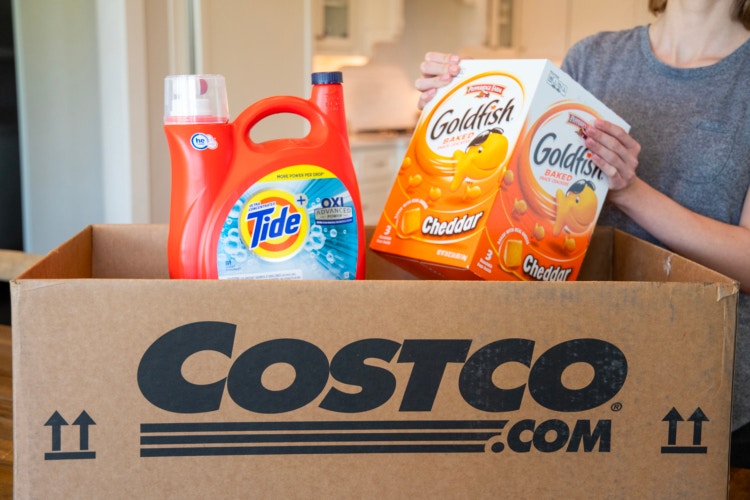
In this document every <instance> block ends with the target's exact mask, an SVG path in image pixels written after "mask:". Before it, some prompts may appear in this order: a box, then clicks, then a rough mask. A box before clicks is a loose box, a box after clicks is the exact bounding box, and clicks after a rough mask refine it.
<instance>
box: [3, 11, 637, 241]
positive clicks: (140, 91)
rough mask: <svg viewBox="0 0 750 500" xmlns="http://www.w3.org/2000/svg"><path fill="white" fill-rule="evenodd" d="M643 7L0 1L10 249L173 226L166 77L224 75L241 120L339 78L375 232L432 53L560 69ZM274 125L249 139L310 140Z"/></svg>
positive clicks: (291, 127) (296, 127)
mask: <svg viewBox="0 0 750 500" xmlns="http://www.w3.org/2000/svg"><path fill="white" fill-rule="evenodd" d="M646 4H647V2H646V0H274V1H261V0H0V16H1V17H2V19H0V71H2V73H0V91H1V92H0V248H11V249H24V250H26V251H28V252H33V253H46V252H47V251H49V250H51V249H52V248H54V247H55V246H57V245H59V244H60V243H62V242H63V241H64V240H66V239H67V238H69V237H71V236H72V235H73V234H75V233H76V232H77V231H79V230H80V229H82V228H83V227H85V226H86V225H87V224H92V223H166V222H167V221H168V217H169V190H170V185H169V184H170V166H169V156H168V152H167V148H166V141H165V139H164V135H163V131H162V128H161V126H162V112H163V79H164V77H165V76H166V75H168V74H176V73H220V74H223V75H224V76H225V77H226V79H227V91H228V95H229V102H230V111H231V114H232V117H235V116H237V114H238V113H239V112H240V111H241V110H242V109H244V108H245V107H247V106H248V105H250V104H251V103H253V102H255V101H257V100H259V99H261V98H264V97H268V96H272V95H280V94H287V95H297V96H301V97H308V96H309V92H310V73H311V72H312V71H319V70H326V71H328V70H342V71H343V72H344V89H345V95H346V112H347V115H348V121H349V132H350V137H351V144H352V156H353V160H354V163H355V167H356V169H357V172H358V177H359V181H360V190H361V193H362V198H363V202H364V205H365V217H366V222H367V223H369V224H373V223H374V222H375V221H376V220H377V217H378V215H379V211H380V209H381V208H382V205H383V202H384V200H385V196H386V194H387V192H388V189H389V188H390V185H391V183H392V181H393V178H394V176H395V173H396V170H397V168H398V165H399V164H400V161H401V158H402V156H403V154H404V151H405V149H406V145H407V142H408V140H409V138H410V134H411V130H412V127H413V126H414V124H415V122H416V119H417V116H418V114H417V109H416V103H417V93H416V91H415V90H414V89H413V82H414V80H415V79H416V78H417V77H418V76H419V63H420V62H421V60H422V58H423V57H424V54H425V52H427V51H429V50H437V51H455V52H459V53H461V54H463V55H467V56H473V57H489V58H515V57H522V58H549V59H552V60H553V61H555V62H556V63H559V62H560V61H561V60H562V58H563V56H564V54H565V52H566V50H567V49H568V47H570V45H571V44H572V43H574V42H575V41H577V40H578V39H580V38H582V37H584V36H586V35H588V34H590V33H594V32H596V31H600V30H611V29H622V28H627V27H631V26H634V25H636V24H644V23H648V22H650V20H651V16H650V14H649V13H648V11H647V8H646ZM305 130H306V123H305V122H304V120H302V119H301V118H299V117H291V116H287V115H284V116H277V117H272V118H269V119H267V120H264V121H263V122H261V123H260V124H259V125H258V126H257V127H256V129H253V131H252V135H253V138H254V140H256V141H260V140H266V139H268V138H277V137H294V136H302V135H304V133H305Z"/></svg>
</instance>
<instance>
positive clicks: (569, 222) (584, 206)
mask: <svg viewBox="0 0 750 500" xmlns="http://www.w3.org/2000/svg"><path fill="white" fill-rule="evenodd" d="M595 189H596V187H595V186H594V183H593V182H591V181H586V180H580V181H578V182H576V183H574V184H573V185H572V186H570V187H569V188H568V191H567V192H566V193H563V191H562V189H558V190H557V193H555V198H556V200H557V214H556V216H555V224H554V226H553V228H552V234H553V235H554V236H558V235H559V234H560V232H561V231H562V230H563V228H568V230H569V231H570V232H572V233H583V232H585V231H586V230H587V229H588V228H589V226H590V225H591V223H592V222H594V219H596V210H597V198H596V193H595V192H594V191H595Z"/></svg>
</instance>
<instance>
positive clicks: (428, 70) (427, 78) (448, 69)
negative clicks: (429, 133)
mask: <svg viewBox="0 0 750 500" xmlns="http://www.w3.org/2000/svg"><path fill="white" fill-rule="evenodd" d="M459 62H461V58H460V57H459V56H457V55H456V54H444V53H442V52H428V53H427V54H426V55H425V57H424V61H422V64H421V65H420V66H419V69H420V71H421V72H422V77H421V78H419V79H417V81H416V82H414V86H415V87H416V88H417V90H419V91H420V92H422V94H421V95H420V96H419V103H418V106H419V109H422V108H424V106H425V104H427V103H428V102H429V101H430V99H432V98H433V97H434V96H435V93H436V92H437V89H439V88H440V87H444V86H445V85H447V84H449V83H450V82H451V81H452V80H453V77H455V76H456V75H457V74H458V71H459V67H458V63H459Z"/></svg>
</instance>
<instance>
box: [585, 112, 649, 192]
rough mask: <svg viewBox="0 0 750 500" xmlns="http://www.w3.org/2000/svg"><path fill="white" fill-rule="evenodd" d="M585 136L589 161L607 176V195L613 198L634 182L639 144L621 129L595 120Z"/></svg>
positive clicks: (606, 122)
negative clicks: (609, 194)
mask: <svg viewBox="0 0 750 500" xmlns="http://www.w3.org/2000/svg"><path fill="white" fill-rule="evenodd" d="M585 133H586V147H587V148H588V149H589V151H591V155H592V156H591V160H592V161H593V162H594V164H595V165H596V166H597V167H599V168H600V169H601V170H602V172H604V173H605V174H606V175H607V177H609V189H610V192H612V195H613V197H616V196H617V194H616V193H617V192H618V191H625V190H627V188H629V187H630V186H632V185H633V184H634V183H635V182H636V180H637V176H636V169H637V168H638V155H639V153H640V152H641V145H640V144H638V142H636V141H635V139H633V138H632V137H630V134H628V133H627V132H625V130H624V129H623V128H622V127H620V126H618V125H615V124H614V123H611V122H608V121H605V120H595V121H594V123H593V124H590V125H589V126H588V127H587V128H586V130H585Z"/></svg>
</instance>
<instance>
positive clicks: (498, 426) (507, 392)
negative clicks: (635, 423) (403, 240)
mask: <svg viewBox="0 0 750 500" xmlns="http://www.w3.org/2000/svg"><path fill="white" fill-rule="evenodd" d="M236 334H237V331H236V326H235V325H233V324H230V323H223V322H198V323H190V324H186V325H182V326H179V327H177V328H175V329H174V330H171V331H169V332H167V333H166V334H164V335H163V336H162V337H160V338H158V339H157V340H156V341H154V343H153V344H152V345H151V346H149V347H148V349H146V351H145V352H144V353H143V356H142V358H141V361H140V364H139V367H138V386H139V388H140V391H141V393H142V395H143V397H144V398H145V399H146V400H147V401H148V402H149V403H150V404H151V405H153V406H155V407H157V408H159V409H161V410H163V411H164V412H168V413H170V414H179V415H182V416H183V418H182V419H181V420H184V416H185V415H202V417H205V414H209V413H212V412H218V411H221V409H222V408H224V407H226V406H227V405H236V406H238V407H240V408H242V409H243V410H244V411H246V412H248V421H247V422H218V421H217V422H211V423H205V422H196V423H184V422H182V423H163V422H162V423H144V424H142V425H141V445H142V447H141V456H144V457H154V456H204V455H206V456H207V455H216V454H222V455H250V454H254V455H256V454H326V453H339V454H340V453H350V454H359V453H485V452H487V451H492V452H494V453H499V452H502V451H504V450H510V451H511V452H514V453H528V452H534V451H539V452H545V453H549V452H567V453H577V452H599V453H607V452H609V451H610V442H611V436H612V421H611V420H610V419H602V420H592V419H577V418H576V416H575V414H576V413H578V412H588V411H589V410H594V409H599V408H603V409H606V410H607V411H611V410H610V408H612V407H614V406H616V404H614V403H615V401H616V399H615V398H616V396H617V394H618V393H619V391H620V389H621V388H622V387H623V385H624V384H625V381H626V379H627V374H628V363H627V359H626V357H625V354H624V353H623V352H622V351H621V350H620V349H619V348H618V347H617V346H615V345H613V344H611V343H608V342H605V341H602V340H598V339H590V338H582V339H573V340H568V341H565V342H562V343H559V344H556V345H552V346H550V347H548V348H546V349H545V350H543V351H541V350H540V349H539V347H538V346H537V345H536V342H535V341H533V340H529V339H520V338H508V339H498V340H495V341H492V342H489V343H487V344H486V345H475V342H474V341H473V340H471V339H463V338H456V339H403V340H401V341H395V340H390V339H384V338H366V339H361V340H357V341H354V342H352V343H350V344H347V345H342V346H340V347H339V348H338V350H337V352H334V353H326V352H324V351H323V349H321V348H320V347H319V346H317V345H316V344H315V343H314V342H312V341H308V340H302V339H294V338H277V339H272V340H267V341H263V342H260V343H258V344H256V345H253V346H251V347H249V348H248V349H246V350H244V351H243V352H236V351H235V348H234V345H235V337H236ZM201 353H204V354H205V353H208V354H211V356H216V354H217V353H218V354H220V355H222V356H225V357H226V358H228V359H229V360H231V361H229V362H228V363H227V366H228V368H227V370H226V372H225V373H224V372H222V373H221V375H220V378H218V379H217V380H215V381H213V382H211V383H206V384H196V383H194V382H191V381H190V380H188V379H189V378H190V377H186V376H184V375H183V364H184V363H185V362H186V360H187V359H188V358H190V357H192V356H194V355H198V354H201ZM329 354H330V358H329ZM195 359H199V358H194V360H195ZM194 360H193V361H191V363H195V361H194ZM576 363H585V364H587V365H589V367H591V368H592V369H593V377H592V379H591V381H590V382H589V383H588V385H586V386H585V387H578V388H569V387H566V386H565V384H564V383H563V372H565V370H566V369H567V368H568V367H570V366H571V365H573V364H576ZM506 364H511V365H510V366H512V367H514V368H513V369H514V370H515V369H517V368H518V367H519V366H523V367H525V368H524V370H525V371H526V373H527V379H526V380H525V382H523V383H520V382H516V383H515V387H505V385H514V384H512V383H510V382H507V383H506V384H503V383H502V381H498V380H496V379H495V377H493V374H495V373H496V372H498V371H499V370H498V369H499V368H500V367H503V365H506ZM519 364H520V365H519ZM276 365H288V366H291V367H292V368H293V373H294V375H293V380H292V381H291V382H290V383H288V385H287V386H286V387H283V388H278V387H273V388H269V387H267V386H266V385H265V384H264V374H265V373H266V372H267V371H268V370H272V369H273V368H274V367H276ZM409 365H410V366H411V370H410V371H409V370H406V371H405V370H404V367H407V366H409ZM449 366H450V367H452V368H453V367H457V366H460V370H459V371H458V373H459V375H458V378H457V380H447V379H449V378H450V377H446V376H445V372H446V369H447V368H448V367H449ZM404 373H408V376H406V377H403V376H402V375H403V374H404ZM514 380H515V378H514ZM352 387H356V388H357V389H358V390H352ZM397 387H398V388H400V389H401V390H397ZM449 391H457V392H458V394H457V396H459V401H460V402H461V403H460V404H464V405H466V409H467V411H471V412H472V413H473V414H476V411H477V410H479V411H481V412H483V413H486V415H487V419H471V420H440V419H438V416H437V415H434V414H433V405H434V403H435V401H436V399H437V398H438V397H440V396H441V395H443V397H445V395H446V393H448V392H449ZM453 396H456V394H454V395H453ZM528 399H531V400H533V402H534V403H535V404H536V405H538V406H539V407H540V408H544V409H547V410H551V411H553V412H555V413H557V414H559V417H557V418H554V419H550V420H536V419H534V418H519V417H518V415H517V413H516V412H517V411H518V410H520V409H521V407H522V404H524V403H525V402H526V401H527V400H528ZM384 405H390V406H393V408H394V413H395V414H396V415H402V416H403V417H404V418H398V417H396V418H394V419H389V420H374V419H371V420H367V419H362V416H363V415H366V414H367V413H368V412H370V411H373V410H375V409H378V408H381V407H383V406H384ZM313 406H317V407H318V408H319V409H321V410H325V411H326V412H330V413H333V414H337V415H339V417H340V418H338V419H335V420H325V421H318V420H314V421H303V420H300V419H299V418H293V416H294V413H295V412H297V411H299V410H302V409H308V410H309V409H310V408H311V407H313ZM524 406H525V407H528V403H525V404H524ZM396 408H397V409H396ZM313 409H314V408H313ZM415 412H418V413H419V414H420V417H422V416H423V417H422V418H421V419H420V420H413V419H412V418H413V416H414V414H415ZM330 413H329V414H330ZM589 415H590V413H589ZM259 417H261V418H260V420H259ZM348 417H357V418H348ZM407 417H408V418H407Z"/></svg>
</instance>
